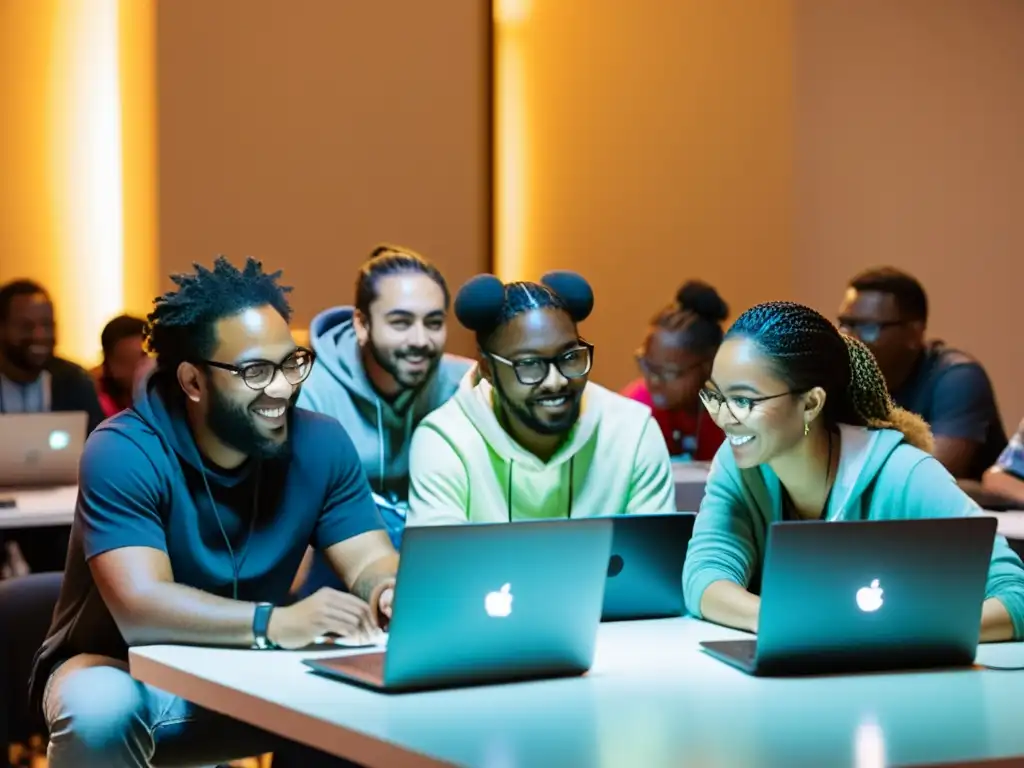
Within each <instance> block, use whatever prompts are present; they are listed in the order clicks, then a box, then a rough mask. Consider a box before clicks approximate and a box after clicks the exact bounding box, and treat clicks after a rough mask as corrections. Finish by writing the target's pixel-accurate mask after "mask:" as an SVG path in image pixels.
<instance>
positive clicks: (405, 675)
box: [304, 518, 612, 692]
mask: <svg viewBox="0 0 1024 768" xmlns="http://www.w3.org/2000/svg"><path fill="white" fill-rule="evenodd" d="M611 544H612V521H611V520H610V519H608V518H593V519H586V520H549V521H538V522H518V523H513V524H508V523H494V524H477V525H454V526H427V527H422V528H419V527H410V528H406V530H405V536H404V539H403V542H402V557H401V561H400V564H399V566H398V578H397V586H396V588H395V600H394V618H393V619H392V621H391V624H390V626H389V627H388V642H387V650H386V652H379V651H374V652H370V653H357V654H349V655H344V656H329V657H319V658H311V659H306V660H305V662H304V663H305V664H307V665H308V666H310V667H311V668H312V669H314V670H315V671H316V672H319V673H321V674H325V675H329V676H331V677H335V678H339V679H341V680H344V681H346V682H351V683H356V684H358V685H363V686H367V687H370V688H373V689H376V690H379V691H386V692H399V691H409V690H417V689H421V690H422V689H431V688H444V687H452V686H463V685H476V684H481V683H491V682H501V681H509V680H523V679H529V678H540V677H559V676H569V675H581V674H583V673H584V672H586V671H587V670H589V669H590V665H591V664H592V663H593V658H594V645H595V642H596V640H597V628H598V625H599V623H600V620H601V603H602V600H603V598H604V584H605V573H606V571H607V568H608V556H609V552H610V551H611Z"/></svg>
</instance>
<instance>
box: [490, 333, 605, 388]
mask: <svg viewBox="0 0 1024 768" xmlns="http://www.w3.org/2000/svg"><path fill="white" fill-rule="evenodd" d="M484 354H486V355H487V356H488V357H489V358H491V359H492V360H497V361H498V362H499V363H503V364H504V365H507V366H509V367H510V368H511V369H512V370H513V371H514V372H515V374H516V378H517V379H518V380H519V383H520V384H526V385H527V386H532V385H534V384H540V383H541V382H542V381H544V379H546V378H547V377H548V374H549V373H550V372H551V366H552V365H554V366H555V368H557V369H558V372H559V373H560V374H562V375H563V376H564V377H565V378H567V379H578V378H580V377H582V376H586V375H587V374H588V373H590V367H591V366H592V365H593V363H594V345H593V344H591V343H590V342H588V341H584V340H583V339H580V340H579V346H578V347H574V348H573V349H570V350H569V351H567V352H563V353H562V354H560V355H555V356H554V357H527V358H524V359H522V360H509V359H508V358H505V357H501V356H500V355H495V354H493V353H491V352H485V353H484Z"/></svg>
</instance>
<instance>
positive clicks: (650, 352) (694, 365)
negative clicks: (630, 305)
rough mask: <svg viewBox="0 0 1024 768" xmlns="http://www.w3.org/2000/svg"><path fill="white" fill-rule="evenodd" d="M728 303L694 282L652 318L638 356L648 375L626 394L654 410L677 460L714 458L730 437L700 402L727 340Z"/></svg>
mask: <svg viewBox="0 0 1024 768" xmlns="http://www.w3.org/2000/svg"><path fill="white" fill-rule="evenodd" d="M728 316H729V307H728V305H727V304H726V303H725V302H724V301H723V300H722V297H721V296H719V295H718V291H716V290H715V289H714V288H712V287H711V286H710V285H708V284H707V283H704V282H700V281H697V280H692V281H690V282H687V283H686V284H685V285H683V287H682V288H680V289H679V292H678V293H677V294H676V300H675V302H673V303H672V304H669V305H668V306H667V307H665V308H664V309H662V310H661V312H659V313H658V314H657V315H656V316H655V317H654V318H653V319H652V320H651V326H650V328H649V330H648V331H647V336H646V338H645V339H644V342H643V344H642V345H641V347H640V349H639V350H637V353H636V360H637V364H638V365H639V366H640V372H641V373H642V374H643V377H642V378H639V379H637V380H635V381H633V382H631V383H629V384H628V385H627V386H626V387H625V388H624V389H623V390H622V394H623V395H625V396H626V397H628V398H631V399H633V400H637V401H638V402H641V403H644V404H645V405H647V406H649V407H650V408H651V410H652V411H653V412H654V419H655V421H656V422H657V423H658V426H659V427H661V432H662V434H663V435H664V436H665V442H666V443H667V444H668V452H669V454H671V455H672V457H673V458H677V459H693V460H695V461H710V460H711V459H712V458H713V457H714V455H715V451H717V450H718V447H719V446H720V445H721V444H722V441H723V440H724V439H725V435H724V434H723V433H722V430H721V429H719V428H718V426H717V425H716V424H715V422H714V420H713V419H711V418H710V417H709V416H708V414H707V412H706V411H705V409H704V408H703V407H702V406H701V402H700V394H699V393H700V388H701V387H702V386H704V383H705V382H706V381H707V379H708V376H710V375H711V363H712V361H713V360H714V358H715V353H716V352H717V351H718V347H719V345H720V344H721V343H722V333H723V331H722V321H723V320H725V318H726V317H728Z"/></svg>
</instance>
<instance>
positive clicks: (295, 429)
mask: <svg viewBox="0 0 1024 768" xmlns="http://www.w3.org/2000/svg"><path fill="white" fill-rule="evenodd" d="M175 386H176V385H175ZM160 391H161V388H160V387H159V386H158V385H157V384H156V382H155V381H153V380H148V381H146V382H144V383H143V386H142V387H140V389H139V390H138V392H137V395H136V402H135V405H134V406H133V407H132V408H130V409H128V410H126V411H122V412H121V413H119V414H117V415H116V416H113V417H111V418H109V419H107V420H106V421H104V422H103V424H102V425H100V427H99V428H98V429H97V430H96V431H95V432H93V433H92V435H91V436H90V437H89V439H88V441H86V444H85V450H84V451H83V454H82V460H81V465H80V468H79V488H78V501H77V505H76V509H75V519H74V524H73V525H72V529H71V542H70V545H69V551H68V559H67V565H66V567H65V570H64V581H63V585H62V587H61V594H60V598H59V600H58V602H57V607H56V609H55V611H54V615H53V621H52V623H51V625H50V630H49V632H48V635H47V638H46V640H45V641H44V642H43V645H42V648H41V649H40V651H39V653H38V654H37V656H36V664H35V669H34V671H33V677H32V685H31V687H32V692H33V700H34V702H35V703H36V705H38V704H39V698H38V696H39V695H40V693H41V690H42V688H43V686H44V685H45V683H46V680H47V678H48V677H49V675H50V671H51V670H52V669H53V667H54V666H55V665H56V664H58V663H60V662H61V661H63V660H64V659H67V658H70V657H71V656H74V655H76V654H80V653H96V654H101V655H104V656H110V657H112V658H115V659H122V660H127V658H128V648H127V646H126V644H125V641H124V638H123V637H122V635H121V633H120V631H119V630H118V628H117V624H116V623H115V622H114V619H113V618H112V616H111V614H110V612H109V611H108V610H107V606H106V604H105V603H104V602H103V598H102V597H101V596H100V593H99V592H98V590H97V589H96V585H95V583H94V581H93V578H92V572H91V571H90V569H89V564H88V563H89V561H90V560H91V559H92V558H94V557H97V556H98V555H102V554H103V553H105V552H109V551H111V550H115V549H119V548H122V547H150V548H152V549H156V550H159V551H161V552H164V553H165V554H166V555H167V557H168V559H169V560H170V563H171V568H172V570H173V572H174V580H175V582H177V583H179V584H184V585H187V586H190V587H194V588H196V589H200V590H203V591H204V592H208V593H211V594H214V595H219V596H221V597H228V598H231V597H236V599H239V600H247V601H254V602H270V603H275V604H281V603H282V602H283V601H285V599H286V598H287V596H288V589H289V587H290V586H291V581H292V579H293V578H294V576H295V572H296V570H297V569H298V566H299V562H300V561H301V560H302V556H303V554H304V552H305V551H306V548H307V546H310V545H312V546H315V547H317V548H318V549H326V548H328V547H330V546H331V545H333V544H336V543H338V542H340V541H344V540H346V539H348V538H351V537H352V536H356V535H358V534H361V533H364V532H367V531H372V530H381V528H382V525H381V521H380V517H379V515H378V514H377V510H376V507H375V506H374V504H373V499H372V497H371V496H370V488H369V486H368V485H367V483H366V477H365V475H364V474H363V469H362V466H361V465H360V463H359V458H358V456H357V455H356V452H355V449H354V448H353V446H352V443H351V441H350V440H349V439H348V436H347V435H346V434H345V431H344V430H343V429H342V428H341V427H340V426H339V425H338V423H337V422H336V421H334V420H333V419H329V418H326V417H324V416H320V415H318V414H315V413H310V412H309V411H304V410H301V409H298V408H296V409H293V411H292V413H291V415H290V418H289V442H290V446H291V450H290V455H289V456H287V457H284V458H280V459H274V460H267V461H262V462H261V461H258V460H256V459H249V460H248V461H246V462H245V463H244V464H242V465H241V466H240V467H238V468H236V469H234V470H225V469H222V468H220V467H217V466H215V465H213V464H212V463H210V462H208V461H206V460H205V459H204V458H203V457H202V455H201V454H200V452H199V449H198V447H197V446H196V443H195V440H194V439H193V438H192V432H191V430H190V428H189V426H188V422H187V420H186V417H185V413H184V409H183V408H182V406H181V405H180V404H178V403H177V400H173V399H169V400H167V401H165V399H164V398H163V397H162V395H161V393H160ZM225 539H227V540H228V541H230V542H231V544H230V547H228V545H227V542H226V541H225Z"/></svg>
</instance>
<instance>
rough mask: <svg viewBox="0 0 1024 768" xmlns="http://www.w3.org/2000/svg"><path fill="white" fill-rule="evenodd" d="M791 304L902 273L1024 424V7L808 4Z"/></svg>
mask: <svg viewBox="0 0 1024 768" xmlns="http://www.w3.org/2000/svg"><path fill="white" fill-rule="evenodd" d="M796 7H797V14H796V50H795V60H796V70H795V73H796V76H795V93H796V121H795V123H796V147H797V154H796V160H797V162H796V176H795V179H796V185H795V201H796V218H795V221H796V228H795V232H794V237H795V250H794V255H793V275H794V284H793V295H794V296H795V297H796V298H797V299H798V300H800V301H804V302H806V303H809V304H812V305H814V306H816V307H817V308H818V309H820V310H822V311H823V312H826V313H827V314H828V315H829V316H830V317H831V316H834V315H835V310H836V309H837V307H838V304H839V300H840V298H841V295H842V292H843V288H844V284H845V281H846V280H847V279H848V277H849V276H850V275H851V274H852V273H853V272H855V271H857V270H858V269H860V268H863V267H868V266H873V265H876V264H893V265H896V266H898V267H901V268H903V269H906V270H908V271H910V272H911V273H913V274H914V275H916V276H917V277H918V278H919V279H920V280H921V281H922V283H923V284H924V285H925V288H926V289H927V291H928V295H929V300H930V304H931V308H932V309H931V321H930V323H929V325H930V330H931V332H932V333H933V334H934V335H936V336H938V337H941V338H944V339H946V340H947V341H949V342H950V343H953V344H956V345H958V346H961V347H962V348H963V349H965V350H967V351H970V352H972V353H974V354H975V355H977V356H978V357H979V358H980V359H981V360H982V362H983V363H984V364H985V366H986V368H987V369H988V371H989V373H990V375H991V376H992V377H993V379H994V381H995V384H996V391H997V396H998V398H999V401H1000V405H1001V408H1002V413H1003V418H1004V420H1005V421H1006V422H1007V423H1008V424H1009V425H1016V423H1017V422H1018V421H1019V420H1020V418H1021V417H1022V416H1024V357H1022V356H1021V355H1020V353H1019V349H1018V346H1019V344H1018V343H1017V339H1016V334H1017V333H1018V332H1019V330H1020V328H1021V319H1020V317H1021V316H1020V310H1019V307H1020V302H1021V291H1022V288H1024V151H1022V150H1021V137H1022V136H1024V81H1022V77H1024V3H1022V2H1020V0H901V1H900V2H893V0H858V2H856V3H851V2H848V1H847V0H799V1H798V2H797V6H796Z"/></svg>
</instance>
